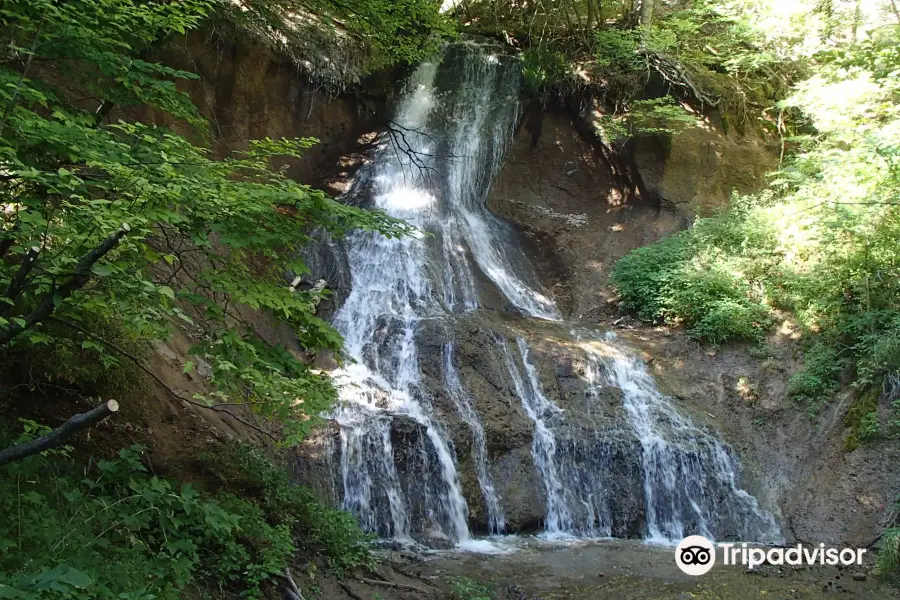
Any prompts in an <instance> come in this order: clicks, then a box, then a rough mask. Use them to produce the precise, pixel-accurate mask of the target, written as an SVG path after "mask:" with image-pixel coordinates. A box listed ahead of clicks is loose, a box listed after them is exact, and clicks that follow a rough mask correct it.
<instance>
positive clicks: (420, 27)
mask: <svg viewBox="0 0 900 600" xmlns="http://www.w3.org/2000/svg"><path fill="white" fill-rule="evenodd" d="M440 8H441V4H440V2H434V1H432V0H405V1H404V2H391V1H389V0H347V1H343V2H333V1H331V0H241V1H240V2H233V3H225V4H224V11H225V14H226V15H227V20H228V22H229V23H230V24H234V25H236V26H237V28H238V30H239V31H240V32H241V33H242V34H246V33H247V32H249V33H251V34H256V35H258V36H261V37H262V38H263V39H265V40H267V41H269V42H270V43H272V44H274V45H275V46H277V47H278V49H279V50H280V51H281V52H282V53H284V54H287V55H288V56H291V57H292V58H293V59H294V60H295V61H296V62H297V63H298V65H300V66H301V67H303V68H305V69H306V70H307V71H308V72H309V74H310V75H311V76H312V77H313V78H314V79H316V80H318V81H321V82H323V83H324V84H326V85H330V86H331V87H333V88H336V89H342V88H344V87H346V86H347V85H348V84H351V83H355V82H356V81H358V79H359V78H361V77H362V76H364V75H366V74H368V73H370V72H372V71H374V70H376V69H384V68H388V67H393V66H397V65H401V66H402V65H413V64H416V63H418V62H420V61H422V60H423V59H425V58H428V57H429V56H431V55H432V54H434V53H435V52H436V51H437V49H438V48H439V47H440V44H441V43H442V42H443V41H444V40H445V39H446V38H452V37H453V36H454V35H455V27H454V25H455V24H454V22H453V21H452V20H451V19H449V18H447V16H446V15H444V14H442V13H441V12H440Z"/></svg>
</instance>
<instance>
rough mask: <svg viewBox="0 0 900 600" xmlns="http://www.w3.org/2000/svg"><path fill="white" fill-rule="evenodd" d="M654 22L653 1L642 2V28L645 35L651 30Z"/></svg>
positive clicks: (642, 0) (643, 0)
mask: <svg viewBox="0 0 900 600" xmlns="http://www.w3.org/2000/svg"><path fill="white" fill-rule="evenodd" d="M652 20H653V0H641V28H642V29H643V30H644V35H645V36H646V35H647V32H648V31H649V30H650V23H651V21H652Z"/></svg>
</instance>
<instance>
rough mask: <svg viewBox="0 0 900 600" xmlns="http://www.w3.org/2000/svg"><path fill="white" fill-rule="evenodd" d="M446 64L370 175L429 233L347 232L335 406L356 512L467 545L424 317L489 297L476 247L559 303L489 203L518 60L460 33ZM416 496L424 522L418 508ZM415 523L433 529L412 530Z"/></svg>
mask: <svg viewBox="0 0 900 600" xmlns="http://www.w3.org/2000/svg"><path fill="white" fill-rule="evenodd" d="M441 67H442V69H439V68H438V63H437V62H425V63H423V64H422V65H421V66H420V67H419V68H418V69H417V70H416V72H415V73H414V74H413V76H412V78H411V79H410V81H409V83H408V85H407V89H406V92H405V93H404V95H403V99H402V100H401V102H400V105H399V108H398V111H397V116H396V117H395V119H394V127H396V130H395V131H392V132H389V134H388V135H387V136H386V137H385V138H384V139H383V140H382V147H381V148H380V150H379V152H378V154H377V156H376V158H375V160H374V163H373V165H372V167H371V169H372V171H371V173H369V174H368V177H367V179H368V180H371V181H372V182H373V184H372V188H371V190H366V193H368V194H370V195H371V198H372V199H373V200H374V206H375V207H377V208H380V209H382V210H384V211H386V212H387V213H388V214H390V215H391V216H394V217H399V218H403V219H405V220H406V221H407V222H409V223H410V224H412V225H413V226H414V227H415V228H416V231H417V233H416V234H415V235H412V236H410V237H406V238H403V239H399V240H398V239H388V238H385V237H383V236H381V235H378V234H372V233H357V234H355V235H353V236H351V237H350V238H349V239H348V240H347V242H346V243H345V247H346V252H347V264H348V265H349V269H350V282H351V291H350V293H349V295H348V296H347V298H346V300H345V302H344V304H343V306H342V307H341V308H340V309H339V310H338V312H337V313H336V315H335V317H334V326H335V328H336V329H337V330H338V331H339V332H340V333H341V334H342V335H343V336H344V340H345V351H346V353H347V354H348V355H349V357H350V358H352V359H353V360H354V361H355V362H354V364H352V365H350V366H348V367H346V368H343V369H340V370H338V371H336V372H335V374H334V378H335V382H336V384H337V385H338V387H339V389H340V398H339V403H338V406H337V408H336V409H335V410H334V411H333V414H332V417H333V418H334V420H335V421H336V422H337V423H338V424H339V425H340V428H341V479H342V484H343V488H344V501H343V506H344V508H345V509H347V510H350V511H352V512H354V513H355V514H357V515H359V517H360V519H361V522H362V523H363V525H364V526H365V527H366V528H367V529H370V530H372V531H377V532H378V533H379V534H380V535H383V536H387V537H393V538H396V539H399V540H410V539H412V538H413V537H414V533H417V534H419V535H418V537H422V536H423V535H427V536H428V537H431V538H434V537H435V536H438V537H443V538H446V539H449V540H451V541H452V542H454V543H461V542H465V541H466V540H468V539H469V537H470V534H469V530H468V525H467V515H468V507H467V505H466V501H465V499H464V497H463V494H462V490H461V487H460V483H459V476H458V474H457V471H456V466H455V462H454V457H453V453H452V449H451V445H450V442H449V439H448V437H447V435H446V433H445V432H444V431H442V429H441V427H440V425H439V423H437V422H436V421H435V419H434V418H433V415H432V407H431V400H432V398H431V394H430V392H429V391H428V389H427V388H426V386H424V385H423V382H422V379H421V372H420V368H419V356H418V349H417V346H416V341H415V336H416V332H417V329H418V328H419V326H420V324H421V322H422V321H423V319H429V318H437V317H442V316H448V315H450V314H452V313H454V312H466V311H471V310H473V309H475V308H476V307H477V306H478V292H477V288H476V283H475V275H474V273H473V268H472V266H471V265H470V263H469V259H468V257H469V256H472V257H474V262H475V263H476V264H477V265H478V266H479V267H480V268H481V269H482V271H483V272H484V273H486V274H487V275H488V277H490V278H491V279H492V280H493V281H494V282H495V284H496V285H497V286H498V287H500V289H502V290H504V291H508V294H509V296H510V299H511V300H512V301H513V302H514V303H516V304H517V305H519V304H521V306H522V307H523V310H526V311H528V312H531V311H534V312H538V313H540V314H541V315H547V316H553V315H555V312H553V311H554V310H555V309H553V308H552V302H550V300H549V299H548V298H547V296H546V295H545V294H542V293H539V292H537V291H536V289H537V288H536V284H535V283H533V282H532V283H528V282H526V281H525V280H524V279H523V277H532V278H533V274H532V273H531V272H530V271H529V270H528V269H527V268H524V267H523V266H522V262H523V258H522V256H521V252H518V253H517V254H516V255H510V254H508V251H509V250H511V249H513V248H514V246H513V245H511V244H505V243H504V240H505V239H506V236H507V230H508V227H507V226H505V225H504V224H503V223H501V222H500V221H498V220H497V219H495V218H494V217H492V216H491V215H490V214H489V213H488V212H487V210H486V209H485V208H484V198H485V197H486V195H487V191H488V187H489V185H490V182H491V180H492V179H493V177H494V175H495V174H496V170H497V169H498V168H499V166H500V164H501V162H502V158H503V151H504V149H505V147H506V144H507V142H508V139H509V137H510V136H511V134H512V131H513V128H514V127H515V123H516V119H517V116H518V103H517V90H518V87H519V77H520V75H519V72H518V70H517V68H516V65H515V64H514V62H513V61H512V60H510V59H509V58H507V59H505V60H501V58H500V57H498V56H497V55H495V54H493V53H491V52H490V50H488V49H485V48H483V47H480V46H475V45H471V44H460V45H457V46H454V47H453V49H452V50H451V51H450V52H448V53H447V54H446V55H445V56H444V60H443V64H442V65H441ZM445 69H449V71H450V73H451V74H452V75H453V78H454V80H453V81H452V87H453V90H452V91H443V92H442V91H441V90H440V87H441V83H440V81H439V80H438V76H439V72H440V71H441V70H445ZM445 85H446V84H445ZM498 92H502V94H498ZM503 94H505V95H503ZM435 238H436V239H437V240H440V241H439V242H438V243H435V242H433V241H432V240H433V239H435ZM517 263H518V264H517ZM525 267H527V265H525ZM517 269H518V271H517ZM518 273H524V275H520V274H518ZM532 290H533V292H532ZM450 364H451V366H452V362H451V363H450ZM454 377H455V373H454V372H453V371H452V370H448V371H447V373H445V378H446V380H447V382H448V386H450V387H451V388H453V387H454V385H455V384H454V381H455V380H454ZM461 389H462V388H461V386H459V387H457V388H456V391H455V393H454V392H451V396H452V397H453V398H454V400H455V401H456V402H457V403H458V406H459V407H460V411H461V412H462V413H463V415H462V418H463V420H464V421H466V422H467V423H468V424H469V425H470V426H471V428H472V430H473V435H474V436H475V438H476V440H479V439H480V441H476V444H475V447H476V452H477V453H482V454H484V453H485V452H486V451H485V450H484V440H483V438H484V433H483V430H482V429H481V424H480V422H479V421H478V419H477V416H476V414H475V412H474V411H473V410H472V409H471V406H470V404H469V402H468V400H467V399H466V398H465V397H464V396H463V395H462V394H461V393H460V391H461ZM398 422H400V423H401V424H403V423H405V424H406V425H409V426H411V427H412V428H413V430H414V431H408V432H407V433H408V434H409V435H407V437H409V436H412V437H416V438H417V441H416V444H417V447H419V448H420V450H421V451H420V452H418V453H417V455H416V456H407V457H403V458H404V460H408V461H413V462H414V463H415V464H416V469H417V475H418V476H417V477H416V480H415V481H410V482H405V484H404V482H403V481H401V477H400V476H399V474H398V473H397V469H396V466H395V463H396V460H397V454H398V450H397V448H395V444H394V437H396V436H397V435H398V433H397V431H396V430H397V426H398ZM407 429H409V427H407ZM479 448H480V450H479ZM478 460H479V461H481V460H482V459H481V458H479V459H478ZM484 460H486V458H484ZM479 479H480V483H481V485H482V490H483V491H484V494H485V501H486V503H487V505H488V510H489V512H490V513H491V518H492V527H495V528H496V529H497V530H500V529H502V525H503V518H502V512H501V511H500V509H499V502H498V501H497V499H496V497H492V496H491V490H492V487H491V485H490V481H489V478H488V477H487V472H486V468H485V469H484V470H483V472H482V473H481V474H480V477H479ZM411 498H415V501H416V503H417V504H418V505H419V506H418V510H419V512H421V513H423V517H422V518H421V519H412V518H411V515H410V511H411V507H410V506H409V505H410V502H411ZM414 520H416V521H422V522H423V523H425V524H424V525H422V527H420V528H427V530H428V531H427V532H421V531H417V532H413V530H412V523H413V521H414Z"/></svg>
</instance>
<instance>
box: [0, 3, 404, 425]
mask: <svg viewBox="0 0 900 600" xmlns="http://www.w3.org/2000/svg"><path fill="white" fill-rule="evenodd" d="M214 6H215V4H214V3H212V2H207V1H205V0H189V1H187V2H177V3H170V2H135V1H133V0H101V1H93V0H91V1H87V0H83V1H78V0H76V1H73V2H66V3H59V2H53V1H51V0H12V1H10V2H6V3H4V6H3V12H2V13H0V35H2V36H3V38H2V41H3V42H4V44H3V46H2V49H0V111H2V112H0V115H2V117H0V118H2V137H0V198H2V205H0V208H2V212H0V240H2V241H3V246H2V247H3V248H4V256H3V257H2V258H3V260H0V293H3V290H11V291H10V292H9V297H8V298H6V300H5V301H4V303H3V304H0V318H2V319H3V320H2V321H0V335H3V334H4V332H5V333H7V334H10V335H16V337H14V338H13V345H16V346H19V347H20V349H21V350H23V351H27V348H28V347H30V346H34V345H36V344H40V345H48V344H51V345H52V344H53V342H54V340H57V341H58V342H59V343H58V344H56V345H57V346H58V347H59V348H60V349H68V351H70V352H78V351H80V352H83V353H96V354H99V357H100V362H101V363H102V364H113V363H115V362H116V353H115V352H114V351H113V350H111V346H109V345H107V344H103V343H100V342H98V341H97V340H96V339H94V338H92V337H90V336H87V337H85V336H83V335H82V333H81V330H86V331H94V332H95V334H96V335H97V336H98V337H100V338H102V337H103V336H104V335H106V334H108V333H109V332H108V331H105V330H102V329H100V330H97V329H96V327H97V325H98V324H106V323H115V324H116V327H115V328H114V331H115V332H116V335H119V336H122V335H124V336H125V337H126V338H127V340H126V341H127V343H126V344H125V345H126V346H128V347H132V346H134V345H135V344H138V343H139V342H140V341H152V340H157V339H160V338H163V337H166V336H167V334H168V332H169V331H170V330H171V328H172V326H173V324H175V323H191V324H195V325H198V326H201V327H202V328H203V331H204V336H203V338H204V339H209V340H214V343H203V344H202V345H201V347H200V348H198V352H199V353H200V354H202V356H203V358H204V360H205V361H206V362H207V363H208V364H209V365H211V367H212V374H211V375H210V377H209V378H208V383H211V384H212V385H213V386H214V387H215V389H216V390H217V391H216V393H215V398H214V401H215V402H247V403H249V404H255V405H257V406H258V407H259V411H260V412H262V413H264V414H265V415H266V416H271V417H280V418H282V419H285V420H287V421H290V422H291V423H290V424H289V431H288V435H289V437H290V439H292V440H294V441H295V440H297V439H299V437H300V435H302V433H303V432H304V431H305V430H306V429H308V426H309V422H308V421H309V418H308V417H307V416H306V415H307V414H310V415H315V414H317V413H318V412H319V411H321V410H323V409H324V408H326V407H327V406H328V404H329V402H330V401H331V400H332V399H333V396H334V392H333V389H332V388H331V385H330V381H329V380H328V379H327V378H324V377H322V376H321V375H318V374H315V373H313V372H312V371H310V370H309V368H308V367H307V366H306V365H305V364H304V363H303V361H302V360H301V358H303V357H301V356H294V355H292V354H290V353H289V352H287V351H286V350H285V349H284V348H278V347H272V346H270V345H269V344H267V343H265V342H263V341H262V340H261V339H260V338H259V337H258V336H257V335H256V334H255V332H254V327H253V325H252V322H251V319H250V318H249V317H248V312H253V314H262V315H267V316H271V317H274V318H277V319H280V320H282V321H283V322H285V323H287V324H289V325H290V326H292V327H293V329H294V330H295V331H296V334H297V340H298V342H299V345H300V347H301V348H302V351H303V352H304V353H305V356H311V355H314V354H315V353H317V352H320V351H326V350H327V351H330V352H333V353H335V354H337V355H339V353H340V349H341V339H340V337H339V336H338V335H337V333H336V332H335V331H334V330H333V329H332V328H331V327H330V326H329V325H328V324H326V323H325V322H324V321H322V320H321V319H319V318H318V317H316V315H315V312H316V305H317V303H318V296H319V293H318V292H311V291H309V292H307V291H303V290H292V289H290V288H289V287H288V284H287V281H286V279H285V278H286V275H287V272H288V270H290V271H292V272H293V273H303V272H305V271H306V270H307V269H306V267H305V265H303V264H302V261H301V260H300V259H299V256H300V250H301V249H302V248H303V247H304V246H305V245H306V244H308V243H309V242H310V240H311V238H310V235H311V233H312V232H313V230H322V231H325V232H327V233H329V234H331V235H333V236H337V237H339V236H341V235H344V234H346V233H347V232H349V231H351V230H354V229H360V228H361V229H365V230H370V231H379V232H382V233H383V234H384V235H388V236H398V235H403V234H404V233H406V231H407V230H408V229H407V227H406V226H405V225H404V224H402V223H401V222H399V221H396V220H393V219H390V218H388V217H387V216H385V215H384V214H383V213H379V212H369V211H364V210H361V209H359V208H356V207H352V206H346V205H343V204H340V203H338V202H336V201H334V200H333V199H331V198H329V197H328V196H326V195H325V194H324V193H323V192H322V191H320V190H316V189H313V188H310V187H309V186H306V185H303V184H300V183H298V182H296V181H293V180H292V179H290V178H288V177H287V176H286V173H285V171H284V170H282V169H273V168H272V166H271V164H272V159H273V157H275V156H280V157H294V158H296V157H299V156H301V154H302V153H303V151H304V150H306V149H308V148H310V147H311V146H312V145H313V144H315V143H316V142H317V140H314V139H311V138H307V139H297V140H288V139H281V140H273V139H268V138H267V139H264V140H258V141H253V142H250V143H249V146H248V148H247V149H246V150H244V151H239V152H235V153H234V154H233V155H232V156H230V157H228V158H226V159H225V160H216V159H214V158H213V157H212V156H211V154H210V153H209V152H208V151H207V150H206V149H204V148H202V147H199V146H195V145H194V144H193V143H191V142H190V141H188V139H186V138H185V137H183V136H181V135H178V134H175V133H173V132H171V131H169V130H167V129H164V128H161V127H157V126H153V125H146V124H142V123H136V122H127V121H122V120H117V119H116V120H112V122H110V121H111V120H110V118H109V115H110V114H112V113H111V108H116V109H117V110H119V109H121V108H122V107H128V106H131V105H140V106H145V107H146V106H149V107H152V108H154V109H155V110H156V111H158V112H162V113H167V114H168V115H169V116H170V117H173V118H174V119H176V120H180V121H182V122H186V123H188V124H190V125H194V126H195V127H196V128H199V129H200V130H201V131H202V130H203V128H204V127H205V123H204V121H203V119H202V118H201V117H200V116H199V113H198V112H197V110H196V108H195V107H194V106H193V104H191V102H190V100H189V98H188V97H187V96H186V95H185V94H184V93H183V92H181V91H179V90H178V89H177V87H176V86H175V80H177V79H182V78H187V77H194V75H191V74H188V73H184V72H180V71H176V70H173V69H171V68H169V67H167V66H165V65H161V64H157V63H154V62H151V61H149V60H148V58H147V57H148V56H149V54H148V52H147V50H148V48H150V47H151V46H152V45H154V44H158V43H161V42H163V41H164V40H165V39H166V37H167V36H170V35H174V34H179V33H183V32H185V31H187V30H190V29H195V28H196V27H198V26H199V25H200V23H201V22H202V20H203V19H204V18H205V17H206V16H207V15H208V14H209V12H210V10H211V9H212V8H213V7H214ZM385 10H386V9H385ZM13 42H15V43H13ZM26 48H27V50H26ZM38 65H39V66H38ZM26 69H28V73H27V77H25V76H23V75H24V74H25V71H26ZM194 131H197V129H195V130H194ZM117 231H124V232H125V233H124V234H123V235H121V236H120V238H119V239H118V241H117V242H116V243H114V244H113V245H112V246H111V247H109V248H107V249H106V250H105V251H104V252H103V254H102V255H101V256H99V258H97V259H96V260H92V261H89V262H88V263H87V267H86V268H83V267H82V266H81V265H83V264H85V263H84V261H85V260H86V257H91V255H92V253H94V252H96V251H97V249H98V248H100V247H102V245H103V243H104V241H105V240H108V239H110V236H111V235H113V234H115V233H116V232H117ZM31 249H35V250H34V252H35V253H36V259H35V260H34V261H33V265H28V266H27V268H26V266H25V263H26V262H27V261H26V257H27V256H28V253H29V252H31V251H32V250H31ZM66 286H69V287H72V286H74V288H73V291H70V292H69V293H67V294H61V293H60V290H61V289H64V288H65V287H66ZM47 306H51V307H52V310H51V312H52V317H53V319H54V325H53V327H49V326H47V324H46V323H44V320H45V317H46V316H47V312H46V307H47ZM42 311H43V312H42ZM12 328H16V329H12ZM19 328H23V329H25V332H24V333H21V332H19V331H18V329H19ZM10 332H12V333H10ZM69 337H72V338H74V339H75V344H74V345H73V344H69V343H68V338H69Z"/></svg>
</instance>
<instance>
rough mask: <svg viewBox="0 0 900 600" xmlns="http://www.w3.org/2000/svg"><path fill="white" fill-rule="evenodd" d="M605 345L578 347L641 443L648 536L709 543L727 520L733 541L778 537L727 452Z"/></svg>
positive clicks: (609, 338)
mask: <svg viewBox="0 0 900 600" xmlns="http://www.w3.org/2000/svg"><path fill="white" fill-rule="evenodd" d="M576 335H577V334H576ZM604 341H605V343H604V344H603V349H604V352H599V351H598V349H597V347H596V346H594V345H589V344H584V345H583V347H584V349H585V351H586V353H587V356H588V357H590V359H591V360H590V367H591V370H592V371H593V379H594V380H595V381H597V382H604V383H606V385H610V386H614V387H616V388H618V389H620V390H622V392H623V398H624V404H625V408H626V410H627V411H628V416H629V422H630V424H631V426H632V427H633V429H634V431H635V433H636V434H637V436H638V439H639V440H640V444H641V449H642V455H643V456H642V459H643V470H644V494H645V502H646V507H647V527H648V530H649V536H650V539H651V540H655V541H668V540H680V539H682V538H683V537H685V536H686V535H691V534H693V533H695V532H699V533H700V534H701V535H703V536H705V537H706V538H708V539H715V538H716V535H715V534H714V531H715V530H722V529H723V528H724V527H725V526H726V524H728V523H731V524H733V526H736V527H737V528H738V532H737V533H738V537H739V539H744V540H756V541H766V542H774V541H778V540H780V539H781V533H780V530H779V528H778V525H777V523H776V522H775V519H774V518H773V517H772V515H771V514H769V513H768V512H766V511H764V510H762V509H761V508H760V506H759V503H758V502H757V500H756V498H754V497H753V496H752V495H750V494H749V493H747V492H746V491H744V490H743V489H741V488H740V487H739V486H738V484H737V472H738V469H739V466H738V463H737V460H736V459H735V457H734V456H733V455H732V453H731V451H730V448H728V447H727V446H726V445H725V444H723V443H722V442H721V441H720V440H719V439H718V438H716V437H715V436H714V435H712V434H710V433H709V432H708V431H706V430H704V429H700V428H698V427H697V426H696V425H694V423H693V422H692V421H691V419H689V418H687V417H685V416H683V415H681V414H679V413H678V412H677V411H676V410H675V407H674V406H673V405H672V403H671V401H670V400H669V398H667V397H665V396H663V395H662V394H661V393H660V392H659V390H658V388H657V387H656V383H655V382H654V381H653V378H652V377H651V376H650V374H649V373H648V372H647V369H646V366H645V365H644V362H643V361H642V360H640V359H639V358H638V357H637V356H636V355H635V354H634V353H633V352H629V351H627V350H625V349H624V348H623V347H622V346H621V345H620V344H617V343H616V336H615V334H614V333H608V334H606V336H605V340H604ZM712 520H716V521H718V522H719V526H713V525H714V524H713V523H712V522H711V521H712Z"/></svg>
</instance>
